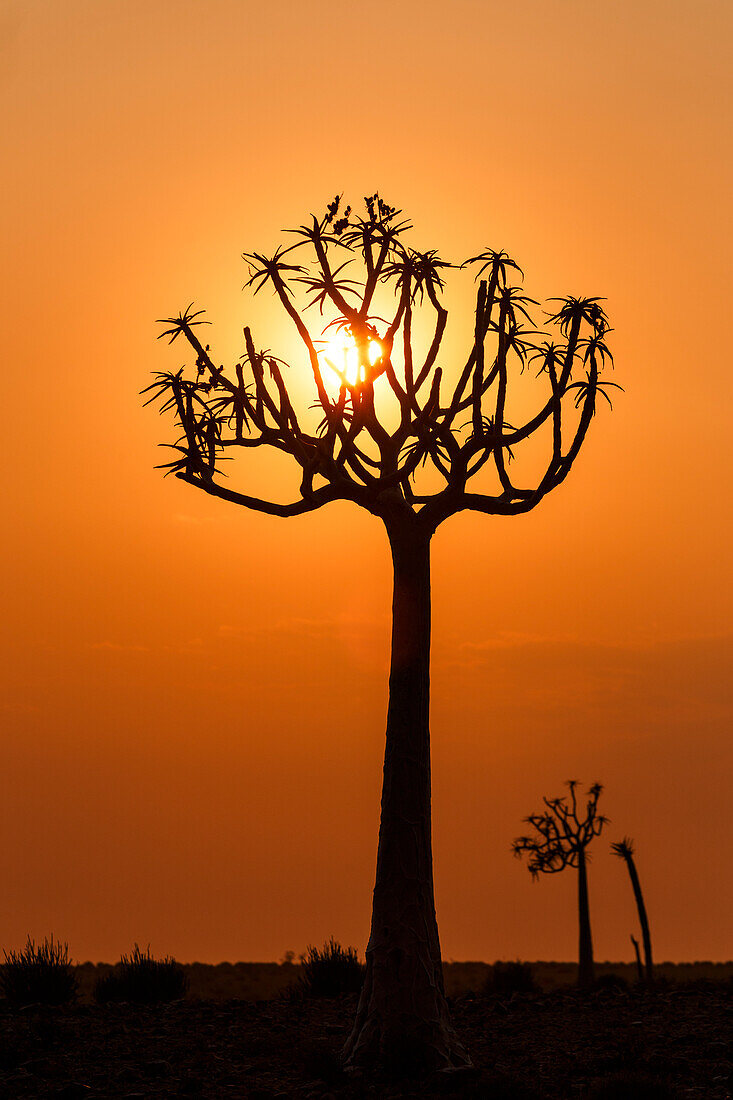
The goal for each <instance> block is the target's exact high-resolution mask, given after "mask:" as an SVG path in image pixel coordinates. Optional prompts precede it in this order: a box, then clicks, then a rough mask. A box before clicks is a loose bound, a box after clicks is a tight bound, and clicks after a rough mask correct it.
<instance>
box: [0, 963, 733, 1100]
mask: <svg viewBox="0 0 733 1100" xmlns="http://www.w3.org/2000/svg"><path fill="white" fill-rule="evenodd" d="M355 1008H356V997H355V996H345V997H342V998H339V999H334V1000H320V1001H316V1000H311V1001H305V1000H297V999H293V998H291V999H279V1000H271V1001H259V1002H252V1001H241V1000H240V1001H226V1002H215V1001H195V1000H186V1001H179V1002H175V1003H173V1004H170V1005H165V1006H161V1007H159V1008H141V1007H139V1006H134V1005H131V1004H122V1005H119V1004H118V1005H114V1004H113V1005H106V1006H96V1005H89V1004H79V1005H76V1006H71V1007H60V1008H42V1007H40V1006H31V1007H29V1008H26V1009H23V1010H17V1009H13V1010H11V1009H10V1008H8V1007H7V1006H5V1005H4V1004H0V1035H1V1037H2V1042H1V1045H0V1097H2V1098H3V1100H5V1098H7V1100H14V1098H16V1097H24V1098H32V1100H45V1098H46V1097H54V1098H56V1100H81V1098H83V1097H88V1098H89V1100H98V1098H103V1097H104V1098H114V1100H125V1098H127V1100H133V1098H146V1100H157V1098H159V1097H202V1098H209V1097H230V1096H231V1097H238V1098H246V1100H270V1098H273V1097H303V1098H306V1097H314V1098H315V1097H320V1098H326V1097H333V1098H336V1097H344V1098H354V1100H356V1098H361V1097H365V1098H366V1097H370V1098H377V1100H379V1098H381V1097H385V1098H388V1097H390V1098H391V1097H416V1098H417V1097H419V1098H424V1097H434V1096H466V1097H476V1098H478V1097H480V1098H483V1097H486V1098H487V1100H490V1098H493V1100H539V1098H562V1100H571V1098H573V1100H574V1098H589V1100H590V1098H593V1100H661V1098H669V1097H690V1098H698V1097H699V1098H702V1097H705V1098H709V1100H724V1098H728V1097H731V1096H733V1093H732V1092H731V1089H733V990H732V989H731V986H730V985H729V984H728V983H718V984H713V983H710V984H709V985H707V986H705V985H704V984H702V983H699V984H696V985H695V984H692V985H687V986H681V987H678V988H676V989H661V990H659V991H654V992H651V993H641V992H634V991H628V990H618V989H617V990H605V991H603V992H596V993H592V994H588V995H586V996H584V997H581V996H580V995H579V994H577V993H575V992H572V991H566V990H555V991H552V992H549V993H539V994H514V995H513V996H512V997H508V998H507V997H502V998H499V997H496V996H478V995H472V994H466V995H463V996H460V997H457V998H456V999H454V1000H453V1001H452V1004H451V1011H452V1015H453V1020H454V1023H455V1026H456V1029H457V1031H458V1033H459V1035H460V1037H461V1039H462V1040H463V1042H464V1044H465V1045H466V1047H467V1048H468V1049H469V1051H470V1052H471V1055H472V1057H473V1060H474V1065H475V1070H474V1071H473V1072H472V1073H469V1074H467V1075H465V1076H454V1077H452V1076H450V1075H438V1077H437V1078H433V1079H425V1080H423V1081H420V1082H413V1083H412V1084H409V1083H406V1082H403V1083H401V1084H400V1083H395V1082H392V1083H389V1082H385V1081H378V1082H369V1081H366V1080H362V1079H354V1078H350V1077H348V1076H346V1075H345V1074H344V1073H343V1072H342V1071H341V1069H340V1065H339V1050H340V1048H341V1046H342V1044H343V1042H344V1040H345V1039H346V1036H347V1034H348V1031H349V1027H350V1024H351V1020H352V1018H353V1016H354V1012H355Z"/></svg>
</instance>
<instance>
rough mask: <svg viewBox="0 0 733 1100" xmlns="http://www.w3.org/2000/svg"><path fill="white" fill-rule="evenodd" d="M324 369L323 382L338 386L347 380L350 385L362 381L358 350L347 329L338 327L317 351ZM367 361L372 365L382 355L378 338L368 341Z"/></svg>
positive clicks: (361, 367) (362, 372)
mask: <svg viewBox="0 0 733 1100" xmlns="http://www.w3.org/2000/svg"><path fill="white" fill-rule="evenodd" d="M319 354H320V355H321V357H322V359H323V363H324V365H325V368H326V370H325V371H324V382H326V383H327V384H328V383H329V382H330V383H332V384H333V385H338V386H340V385H341V383H342V382H344V381H345V382H347V383H348V384H349V385H350V386H356V385H357V383H359V382H363V381H364V366H363V365H362V364H360V362H359V350H358V348H357V346H356V341H355V340H354V337H353V336H352V335H351V333H350V332H348V330H347V329H339V330H338V331H337V332H335V333H334V334H333V335H332V336H329V338H328V340H327V341H326V343H325V345H324V347H323V348H322V350H321V351H320V353H319ZM368 354H369V362H370V364H372V365H374V363H376V362H377V360H378V359H379V358H380V356H381V355H382V348H381V345H380V343H379V341H378V340H370V341H369V349H368Z"/></svg>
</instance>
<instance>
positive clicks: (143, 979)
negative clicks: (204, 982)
mask: <svg viewBox="0 0 733 1100" xmlns="http://www.w3.org/2000/svg"><path fill="white" fill-rule="evenodd" d="M188 984H189V983H188V978H187V977H186V974H185V973H184V971H183V969H182V967H181V966H180V965H179V964H178V963H177V962H176V960H175V959H174V958H172V957H170V956H168V955H167V956H166V957H165V958H163V959H155V958H153V956H152V955H151V954H150V945H148V948H147V950H146V951H145V952H143V951H141V950H140V948H139V947H138V945H137V944H135V947H134V950H133V952H132V954H130V955H123V956H122V957H121V958H120V961H119V962H118V963H117V965H116V966H115V968H114V970H111V971H110V972H109V974H105V975H104V977H102V978H100V979H99V981H98V982H97V984H96V985H95V987H94V999H95V1000H96V1001H97V1003H98V1004H108V1003H109V1002H110V1001H134V1002H135V1003H137V1004H146V1005H151V1004H160V1003H162V1002H164V1001H179V1000H181V998H182V997H185V995H186V993H187V991H188Z"/></svg>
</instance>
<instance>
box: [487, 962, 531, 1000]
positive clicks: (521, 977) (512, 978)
mask: <svg viewBox="0 0 733 1100" xmlns="http://www.w3.org/2000/svg"><path fill="white" fill-rule="evenodd" d="M538 988H539V987H538V985H537V982H536V981H535V977H534V971H533V970H532V967H531V966H530V964H529V963H523V962H519V961H517V962H495V963H494V965H493V966H492V968H491V971H490V973H489V976H488V977H487V979H486V982H485V983H484V993H498V994H504V995H506V994H511V993H536V992H537V990H538Z"/></svg>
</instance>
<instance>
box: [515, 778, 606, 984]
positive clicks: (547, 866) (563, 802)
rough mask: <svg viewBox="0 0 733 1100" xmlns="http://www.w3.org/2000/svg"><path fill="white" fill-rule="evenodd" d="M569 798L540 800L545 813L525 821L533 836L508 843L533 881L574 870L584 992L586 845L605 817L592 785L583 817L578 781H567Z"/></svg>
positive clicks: (589, 948)
mask: <svg viewBox="0 0 733 1100" xmlns="http://www.w3.org/2000/svg"><path fill="white" fill-rule="evenodd" d="M567 786H568V787H569V788H570V795H569V796H566V797H565V798H551V799H550V798H543V799H542V801H543V802H544V804H545V806H546V807H547V810H546V811H545V812H544V813H540V814H530V815H529V817H526V818H525V821H526V822H527V823H528V824H529V825H531V826H532V827H533V828H534V830H535V835H534V836H519V837H517V839H516V840H515V841H514V843H513V844H512V850H513V852H514V854H515V856H517V857H518V858H521V856H523V855H527V857H528V860H527V867H528V870H529V872H530V874H531V875H532V878H533V879H537V878H538V876H539V875H553V874H557V872H558V871H564V870H565V868H566V867H575V868H577V871H578V924H579V935H578V985H579V986H580V987H581V989H588V988H589V987H590V986H591V985H592V984H593V939H592V936H591V929H590V905H589V902H588V870H587V863H588V859H589V853H588V851H587V849H588V845H589V844H590V843H591V841H592V840H593V838H594V837H596V836H599V835H600V832H601V830H602V828H603V826H604V825H605V824H606V823H607V822H608V818H606V817H602V816H600V815H599V813H598V799H599V798H600V795H601V791H602V790H603V787H602V786H601V784H600V783H594V784H593V786H592V787H591V788H590V790H589V791H588V794H587V802H586V806H585V816H584V817H581V816H579V807H578V797H577V791H576V788H577V786H578V782H577V780H575V779H570V780H568V782H567Z"/></svg>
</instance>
